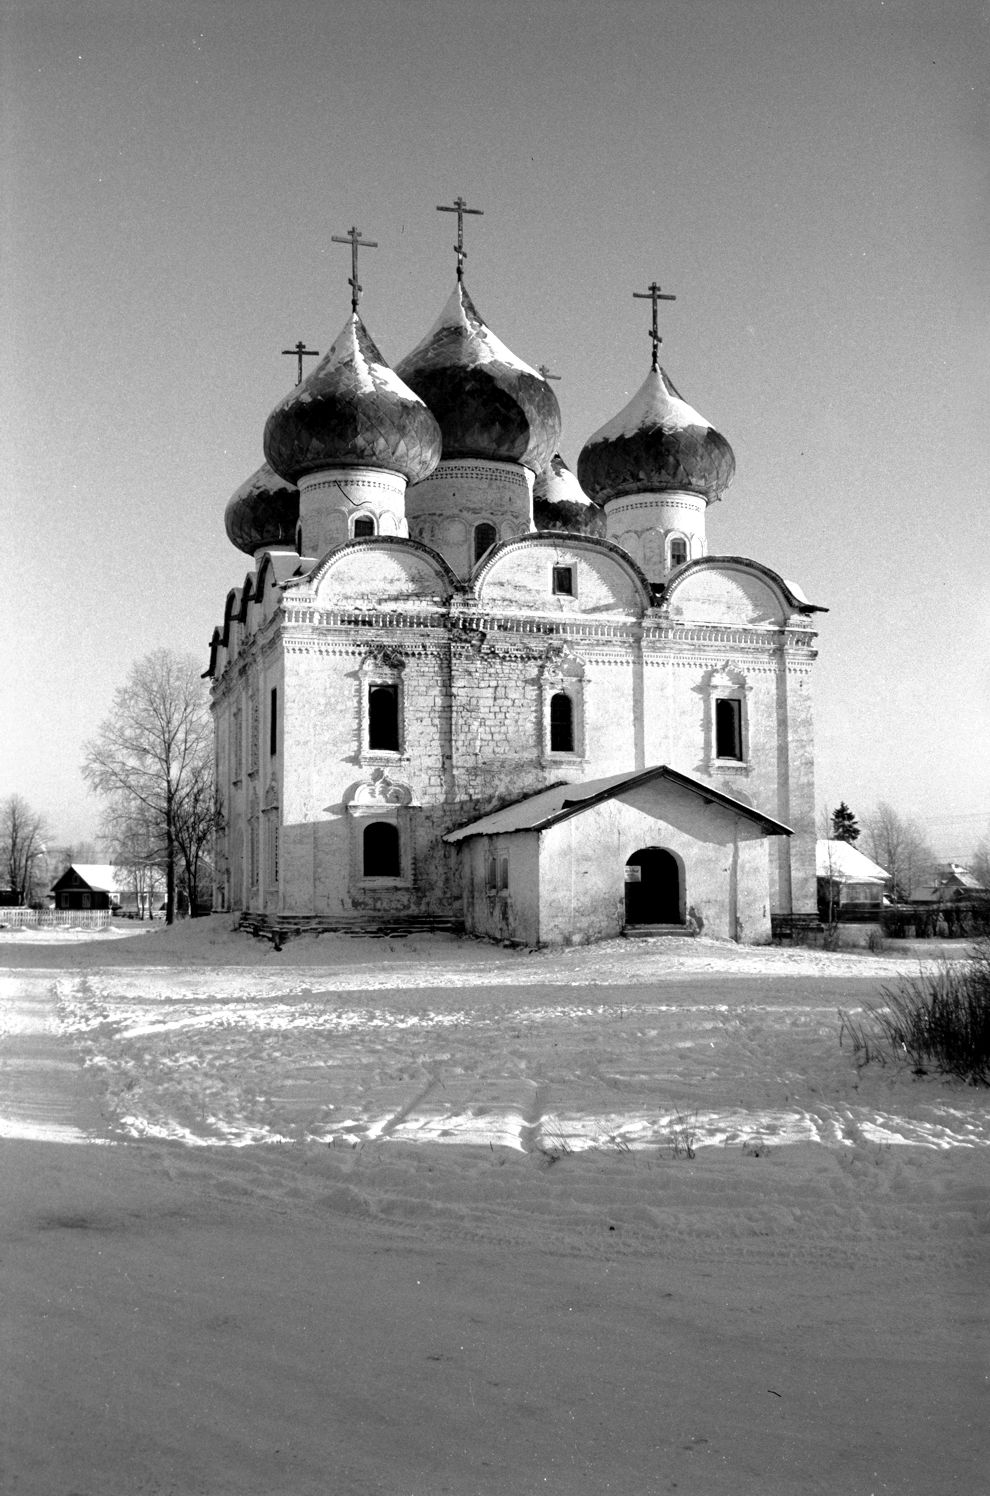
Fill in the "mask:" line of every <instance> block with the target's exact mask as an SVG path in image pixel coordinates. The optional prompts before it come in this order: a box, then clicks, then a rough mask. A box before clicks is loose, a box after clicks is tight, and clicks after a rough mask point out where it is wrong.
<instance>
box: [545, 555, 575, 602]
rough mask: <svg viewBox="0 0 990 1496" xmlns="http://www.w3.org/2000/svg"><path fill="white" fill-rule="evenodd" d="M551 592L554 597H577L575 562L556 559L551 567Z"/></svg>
mask: <svg viewBox="0 0 990 1496" xmlns="http://www.w3.org/2000/svg"><path fill="white" fill-rule="evenodd" d="M550 592H551V594H552V596H553V597H574V598H576V597H577V594H578V577H577V567H576V566H575V565H574V564H573V562H557V561H555V562H554V563H553V564H552V566H551V567H550Z"/></svg>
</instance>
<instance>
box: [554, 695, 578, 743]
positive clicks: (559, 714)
mask: <svg viewBox="0 0 990 1496" xmlns="http://www.w3.org/2000/svg"><path fill="white" fill-rule="evenodd" d="M550 752H551V753H573V752H574V703H573V701H572V700H571V698H570V697H569V696H568V695H567V693H566V692H565V691H556V692H555V693H554V695H553V696H551V697H550Z"/></svg>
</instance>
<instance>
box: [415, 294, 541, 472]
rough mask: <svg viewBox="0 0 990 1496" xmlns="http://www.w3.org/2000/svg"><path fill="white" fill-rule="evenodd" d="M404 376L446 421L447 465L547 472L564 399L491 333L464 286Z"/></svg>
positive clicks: (417, 349)
mask: <svg viewBox="0 0 990 1496" xmlns="http://www.w3.org/2000/svg"><path fill="white" fill-rule="evenodd" d="M396 373H398V374H399V375H400V376H401V378H402V379H404V380H405V381H406V383H407V384H408V385H410V386H411V388H412V389H414V390H415V391H416V393H417V395H419V396H421V398H422V399H423V400H425V401H426V403H427V405H428V406H429V407H430V410H431V411H432V412H433V414H434V415H435V416H436V418H437V420H438V421H439V423H440V430H441V431H442V433H443V456H444V459H445V460H446V459H448V458H458V457H460V458H464V457H477V458H485V459H487V460H488V461H491V462H518V463H520V464H521V465H522V466H523V467H527V468H530V469H531V470H532V471H533V472H534V473H539V472H542V470H543V469H544V468H545V467H546V465H547V463H548V462H549V461H550V459H551V458H552V456H553V454H554V452H555V451H556V450H557V442H558V440H559V438H560V406H559V405H558V404H557V397H556V395H555V394H554V392H553V390H552V389H551V388H550V386H549V385H548V384H547V382H546V380H545V379H543V378H541V376H540V375H539V374H538V373H537V372H536V370H535V369H531V368H530V366H529V364H525V363H523V361H522V359H520V358H517V357H516V355H515V354H514V353H512V352H510V350H509V349H508V348H506V346H505V344H504V343H503V342H502V341H501V339H499V338H497V337H496V336H495V334H494V333H493V332H492V331H491V329H490V328H489V327H486V325H485V323H484V322H483V321H482V320H481V317H480V316H479V315H478V312H477V310H476V308H475V306H474V303H473V302H472V300H471V298H470V296H469V295H468V293H467V291H466V289H465V287H464V285H463V283H462V282H461V281H458V282H457V285H456V286H455V287H454V291H453V294H452V295H451V297H450V300H449V301H448V302H447V305H446V306H445V307H444V309H443V311H442V312H441V313H440V316H439V317H438V318H437V320H436V322H435V323H434V324H433V326H432V327H431V329H430V331H429V332H428V333H427V334H426V337H425V338H423V339H422V341H421V342H419V343H417V344H416V347H415V348H414V349H413V350H412V352H411V353H409V354H407V355H406V357H405V358H404V359H402V361H401V362H400V363H398V364H397V365H396Z"/></svg>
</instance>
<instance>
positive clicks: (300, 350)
mask: <svg viewBox="0 0 990 1496" xmlns="http://www.w3.org/2000/svg"><path fill="white" fill-rule="evenodd" d="M319 356H320V351H319V349H318V348H307V347H306V344H305V343H304V342H303V341H302V339H301V338H300V339H299V342H298V343H297V344H296V346H295V347H294V348H283V349H282V357H283V358H294V359H296V360H297V361H298V370H297V372H296V384H302V371H303V359H304V358H319Z"/></svg>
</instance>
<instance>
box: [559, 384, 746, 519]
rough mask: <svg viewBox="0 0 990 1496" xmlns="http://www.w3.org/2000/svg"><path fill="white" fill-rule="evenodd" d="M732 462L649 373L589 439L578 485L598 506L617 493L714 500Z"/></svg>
mask: <svg viewBox="0 0 990 1496" xmlns="http://www.w3.org/2000/svg"><path fill="white" fill-rule="evenodd" d="M735 470H736V459H735V458H734V457H733V455H732V448H731V447H730V446H729V443H728V442H727V441H726V439H725V437H724V436H721V435H720V434H719V433H718V432H717V431H716V430H715V428H714V427H713V426H710V425H709V423H708V422H707V421H706V420H705V418H704V416H701V415H699V414H698V412H697V411H696V410H694V409H693V408H692V407H691V406H690V405H688V403H687V401H685V400H682V399H681V397H680V395H679V394H678V393H677V391H676V389H675V388H674V386H673V384H672V383H671V381H670V380H669V379H668V377H667V375H666V373H665V372H664V370H663V369H651V370H650V372H649V374H647V376H646V379H645V381H644V382H643V384H642V385H641V386H640V388H639V389H638V390H637V391H636V394H635V395H633V397H632V399H631V400H630V402H629V404H628V405H627V406H625V408H624V409H623V410H620V411H619V414H618V415H617V416H615V417H614V418H613V419H612V420H611V421H608V422H606V424H605V425H604V426H603V427H602V428H601V430H600V431H596V432H595V434H594V436H590V437H589V438H588V440H587V442H586V443H585V445H584V448H583V449H582V452H581V455H580V457H579V458H578V465H577V472H578V481H579V482H580V484H581V487H582V488H583V489H584V491H585V492H586V493H587V494H588V495H589V496H590V497H591V498H592V499H595V500H597V501H598V502H599V503H604V502H605V500H606V499H617V498H619V497H621V496H622V495H623V494H631V493H663V492H665V491H669V490H672V489H673V490H677V491H678V492H680V493H697V494H702V495H703V496H704V498H705V501H706V503H709V504H711V503H713V502H714V501H715V500H716V499H720V498H721V497H722V494H723V493H724V492H725V490H726V489H727V488H728V486H729V484H730V483H731V482H732V475H733V473H734V472H735Z"/></svg>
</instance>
